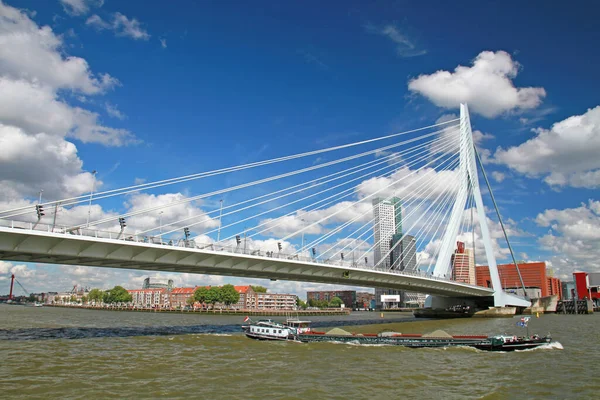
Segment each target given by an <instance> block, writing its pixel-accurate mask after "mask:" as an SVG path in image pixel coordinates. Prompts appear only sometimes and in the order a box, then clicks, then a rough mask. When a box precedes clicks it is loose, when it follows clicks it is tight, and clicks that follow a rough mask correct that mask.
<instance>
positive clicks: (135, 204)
mask: <svg viewBox="0 0 600 400" xmlns="http://www.w3.org/2000/svg"><path fill="white" fill-rule="evenodd" d="M184 198H185V196H184V195H183V194H182V193H165V194H160V195H154V194H149V193H135V194H133V195H132V196H130V197H129V198H128V199H127V202H126V203H125V207H126V209H127V212H137V211H141V210H145V209H147V208H151V207H158V206H161V205H168V204H170V203H174V202H178V201H181V200H183V199H184ZM161 211H162V214H159V213H160V212H161ZM183 219H187V220H186V221H183V222H177V221H180V220H183ZM196 223H197V224H196ZM161 224H162V226H163V228H162V230H163V232H166V231H170V230H173V229H179V230H181V231H182V232H183V228H184V227H186V226H188V227H189V228H190V231H191V232H193V233H201V232H204V231H206V230H207V229H209V228H216V227H217V226H219V222H218V220H217V219H215V218H212V217H210V216H208V215H207V214H206V213H205V212H204V211H203V210H202V209H201V208H200V207H199V206H198V205H197V204H194V203H182V204H177V205H173V206H170V207H165V208H163V209H161V210H157V211H153V212H151V213H144V214H141V215H137V216H133V217H130V218H128V219H127V227H128V231H129V232H132V231H133V232H135V231H141V230H147V229H154V233H158V227H159V225H161ZM191 224H195V225H193V226H192V225H191ZM182 236H183V233H182Z"/></svg>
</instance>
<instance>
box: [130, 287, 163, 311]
mask: <svg viewBox="0 0 600 400" xmlns="http://www.w3.org/2000/svg"><path fill="white" fill-rule="evenodd" d="M128 292H129V294H131V297H132V300H131V303H132V304H133V305H134V306H139V307H152V308H161V307H168V306H170V303H169V292H168V291H167V289H165V288H155V289H132V290H128Z"/></svg>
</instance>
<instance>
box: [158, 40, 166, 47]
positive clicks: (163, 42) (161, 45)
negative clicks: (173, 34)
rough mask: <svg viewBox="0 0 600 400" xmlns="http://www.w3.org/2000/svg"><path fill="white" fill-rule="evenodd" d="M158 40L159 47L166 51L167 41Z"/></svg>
mask: <svg viewBox="0 0 600 400" xmlns="http://www.w3.org/2000/svg"><path fill="white" fill-rule="evenodd" d="M158 40H159V41H160V47H162V48H163V49H166V48H167V39H165V38H160V39H158Z"/></svg>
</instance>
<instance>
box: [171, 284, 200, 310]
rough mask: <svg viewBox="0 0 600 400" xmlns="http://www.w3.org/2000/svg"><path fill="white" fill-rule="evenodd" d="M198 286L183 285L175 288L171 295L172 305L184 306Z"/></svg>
mask: <svg viewBox="0 0 600 400" xmlns="http://www.w3.org/2000/svg"><path fill="white" fill-rule="evenodd" d="M197 288H198V286H196V287H181V288H173V289H172V290H171V292H170V295H169V302H170V304H171V307H176V308H177V307H178V308H183V307H185V306H187V305H188V300H189V299H190V298H192V297H194V292H195V291H196V289H197Z"/></svg>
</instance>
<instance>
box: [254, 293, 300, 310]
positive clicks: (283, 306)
mask: <svg viewBox="0 0 600 400" xmlns="http://www.w3.org/2000/svg"><path fill="white" fill-rule="evenodd" d="M297 299H298V296H296V295H295V294H284V293H256V306H255V308H256V309H258V310H295V309H296V306H297V305H296V301H297Z"/></svg>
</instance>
